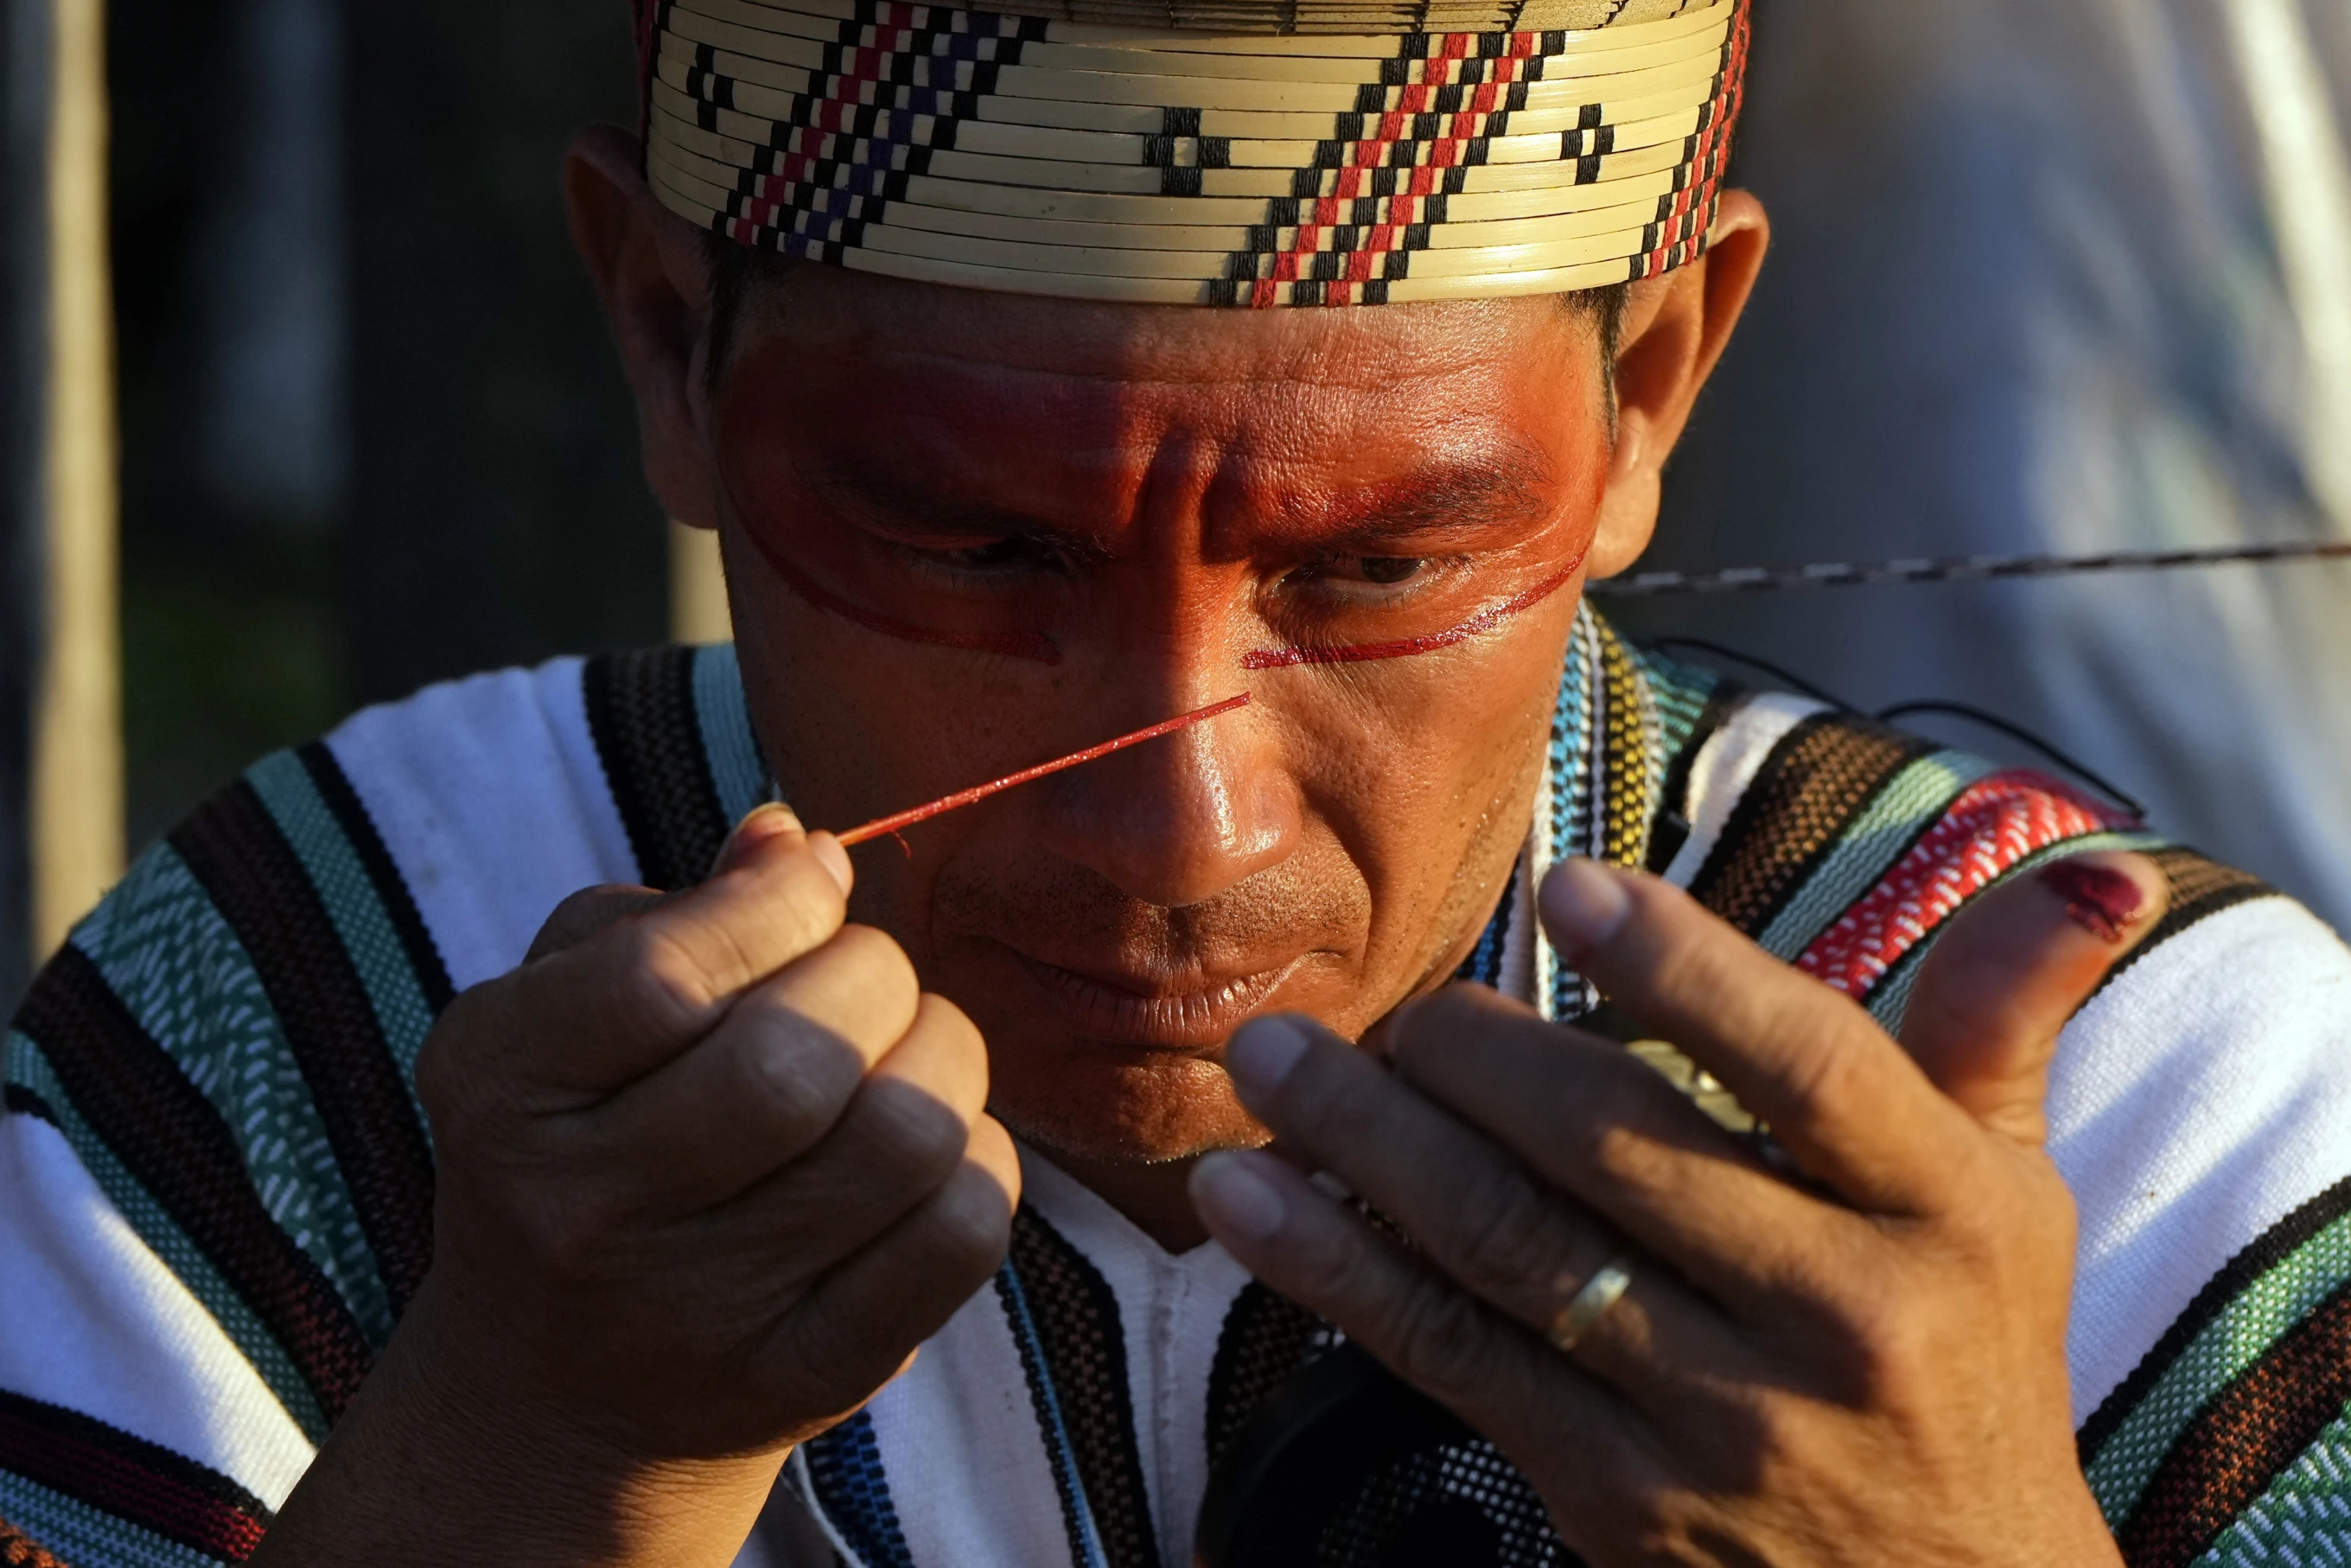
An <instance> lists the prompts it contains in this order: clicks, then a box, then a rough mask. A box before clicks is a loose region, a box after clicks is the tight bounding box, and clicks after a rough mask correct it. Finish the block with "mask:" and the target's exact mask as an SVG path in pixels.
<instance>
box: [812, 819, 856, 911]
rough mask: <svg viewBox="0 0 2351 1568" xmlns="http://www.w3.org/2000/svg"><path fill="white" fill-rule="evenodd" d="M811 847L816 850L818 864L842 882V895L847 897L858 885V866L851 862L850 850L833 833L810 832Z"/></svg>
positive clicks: (833, 877)
mask: <svg viewBox="0 0 2351 1568" xmlns="http://www.w3.org/2000/svg"><path fill="white" fill-rule="evenodd" d="M809 848H810V850H812V851H814V852H815V854H816V862H817V864H819V865H820V866H822V867H824V869H825V870H827V871H829V872H831V873H832V880H833V881H835V882H837V883H841V897H843V898H847V897H848V896H849V890H850V889H851V888H852V887H854V886H856V885H857V868H856V867H854V866H852V865H851V864H850V863H849V852H848V851H847V850H845V849H842V848H841V841H840V840H839V839H836V838H834V837H833V836H832V835H831V833H810V835H809Z"/></svg>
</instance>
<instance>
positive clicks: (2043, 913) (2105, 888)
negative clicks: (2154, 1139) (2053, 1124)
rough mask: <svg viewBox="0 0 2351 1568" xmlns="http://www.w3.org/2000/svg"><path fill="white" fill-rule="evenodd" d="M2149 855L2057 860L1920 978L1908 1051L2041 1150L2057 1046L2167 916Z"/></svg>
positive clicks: (1973, 924) (1956, 1096)
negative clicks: (2108, 980)
mask: <svg viewBox="0 0 2351 1568" xmlns="http://www.w3.org/2000/svg"><path fill="white" fill-rule="evenodd" d="M2170 902H2171V890H2170V883H2169V882H2168V879H2167V878H2166V877H2165V876H2164V874H2163V873H2162V872H2161V871H2160V870H2159V869H2158V867H2157V866H2156V864H2155V862H2152V861H2150V860H2148V859H2147V857H2146V856H2144V855H2136V854H2124V853H2119V852H2106V853H2098V854H2085V855H2075V856H2073V857H2070V858H2068V859H2065V860H2060V861H2053V862H2050V863H2049V864H2047V865H2045V866H2043V867H2041V868H2040V869H2039V870H2038V871H2034V872H2032V873H2027V874H2026V875H2023V876H2021V877H2018V878H2016V879H2015V880H2013V881H2011V882H2009V883H2005V884H2003V885H2002V886H2001V887H2000V888H1998V889H1996V890H1994V891H1993V892H1992V893H1991V894H1987V895H1985V896H1984V897H1983V898H1982V899H1980V900H1979V901H1978V902H1977V903H1976V904H1973V905H1971V906H1970V908H1969V909H1968V910H1966V911H1965V912H1964V913H1963V914H1961V915H1959V917H1958V919H1957V920H1955V921H1954V922H1953V923H1952V925H1951V928H1950V930H1949V932H1948V933H1946V934H1945V935H1944V936H1943V937H1942V938H1941V940H1939V941H1938V942H1937V943H1936V945H1935V950H1934V951H1933V952H1932V953H1930V954H1928V957H1927V962H1926V967H1924V968H1923V969H1921V970H1920V971H1919V975H1918V983H1917V988H1916V989H1915V990H1913V991H1912V992H1911V997H1910V1008H1909V1012H1908V1014H1907V1017H1906V1018H1905V1019H1904V1020H1903V1024H1902V1045H1903V1048H1904V1049H1905V1050H1906V1051H1908V1052H1909V1053H1910V1055H1911V1057H1912V1059H1913V1060H1915V1061H1917V1063H1918V1065H1919V1067H1920V1068H1921V1069H1923V1070H1924V1071H1925V1072H1926V1074H1927V1076H1928V1078H1929V1079H1931V1080H1933V1082H1934V1083H1935V1085H1936V1087H1937V1088H1938V1089H1940V1090H1941V1091H1942V1092H1944V1093H1945V1094H1946V1095H1948V1096H1949V1097H1950V1098H1951V1099H1952V1100H1954V1101H1956V1102H1958V1103H1959V1106H1960V1108H1961V1109H1963V1110H1965V1111H1967V1112H1968V1113H1970V1114H1971V1115H1973V1116H1974V1117H1975V1118H1976V1120H1977V1121H1979V1122H1980V1123H1982V1124H1984V1125H1985V1126H1986V1127H1989V1128H1991V1130H1992V1131H1994V1132H1996V1133H2001V1134H2006V1135H2007V1136H2009V1137H2011V1138H2013V1139H2015V1140H2016V1141H2017V1142H2018V1143H2021V1144H2025V1145H2030V1146H2032V1147H2035V1148H2038V1147H2039V1146H2040V1145H2041V1144H2042V1143H2043V1140H2044V1139H2045V1138H2046V1137H2047V1135H2048V1114H2047V1111H2046V1108H2045V1105H2044V1102H2045V1101H2046V1099H2047V1097H2048V1092H2049V1063H2050V1061H2051V1059H2052V1058H2053V1057H2054V1056H2055V1055H2056V1054H2057V1037H2058V1035H2059V1033H2060V1032H2061V1031H2063V1030H2064V1027H2065V1025H2066V1024H2067V1023H2068V1022H2069V1021H2070V1020H2071V1019H2073V1016H2074V1013H2075V1012H2076V1011H2078V1010H2079V1009H2081V1006H2082V1004H2083V1003H2084V1002H2085V1001H2087V1000H2089V998H2090V997H2091V996H2092V995H2093V994H2094V993H2095V991H2096V990H2097V988H2098V986H2099V984H2100V983H2101V982H2102V981H2104V980H2105V977H2106V976H2107V975H2108V974H2109V973H2110V972H2112V970H2113V969H2114V967H2115V966H2116V964H2117V963H2119V962H2121V961H2122V959H2123V958H2124V957H2126V956H2128V954H2129V953H2130V951H2131V950H2132V949H2133V948H2134V947H2137V946H2138V945H2139V943H2140V942H2142V941H2144V940H2145V939H2146V938H2147V934H2148V933H2149V932H2151V931H2153V930H2154V929H2155V926H2156V924H2157V923H2158V921H2160V920H2161V919H2162V918H2163V915H2164V911H2165V910H2166V909H2167V908H2168V907H2169V905H2170Z"/></svg>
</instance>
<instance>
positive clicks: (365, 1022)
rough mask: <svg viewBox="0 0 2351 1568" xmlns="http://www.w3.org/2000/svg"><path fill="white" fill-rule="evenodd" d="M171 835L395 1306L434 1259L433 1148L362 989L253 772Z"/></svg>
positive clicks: (396, 1309) (403, 1302) (401, 1305)
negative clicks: (298, 1092) (275, 1042)
mask: <svg viewBox="0 0 2351 1568" xmlns="http://www.w3.org/2000/svg"><path fill="white" fill-rule="evenodd" d="M171 842H172V848H173V849H174V850H176V851H178V852H179V854H180V858H181V859H182V860H183V861H184V862H187V866H188V869H189V871H190V872H192V873H194V876H195V878H196V881H197V882H198V883H201V884H202V885H203V887H204V892H205V893H206V894H209V895H210V897H211V899H212V902H213V905H214V908H216V909H218V910H219V911H220V913H221V916H222V918H223V919H225V920H226V921H227V922H228V924H229V928H230V929H231V930H232V931H234V932H235V934H236V939H237V941H238V942H239V943H241V944H242V945H243V946H244V947H245V950H246V954H247V955H249V956H251V958H252V959H253V967H254V972H255V974H256V976H258V977H259V978H260V981H261V987H262V989H263V991H264V992H265V993H266V995H267V996H268V998H269V1005H270V1008H271V1009H272V1010H273V1011H275V1012H276V1013H277V1021H278V1024H279V1026H280V1027H281V1028H283V1029H284V1030H285V1031H286V1043H287V1049H288V1051H290V1052H291V1054H292V1055H293V1058H294V1062H295V1065H296V1066H297V1067H298V1068H299V1069H300V1071H301V1073H302V1080H303V1082H304V1083H305V1084H307V1085H308V1088H309V1091H310V1099H311V1102H312V1103H314V1104H315V1105H317V1107H318V1109H319V1121H320V1123H321V1124H323V1125H324V1126H325V1128H326V1133H327V1142H328V1144H329V1146H330V1147H331V1148H332V1149H333V1150H334V1155H335V1164H336V1166H337V1167H338V1168H339V1169H340V1171H341V1172H342V1176H343V1181H344V1183H345V1185H346V1186H348V1187H349V1188H350V1195H351V1207H352V1209H353V1210H354V1212H355V1213H356V1215H357V1217H358V1219H359V1223H360V1231H361V1233H362V1234H364V1235H365V1236H366V1237H367V1240H368V1248H369V1250H370V1251H371V1254H372V1255H373V1257H374V1260H375V1266H376V1270H377V1272H378V1273H379V1275H380V1276H381V1279H382V1281H383V1287H384V1292H385V1295H386V1297H387V1299H388V1300H389V1301H390V1302H391V1305H392V1314H393V1315H394V1316H395V1317H397V1316H398V1315H399V1314H400V1313H401V1312H402V1311H403V1310H405V1308H406V1307H407V1305H408V1302H409V1301H410V1299H411V1298H412V1297H413V1296H414V1295H415V1293H416V1289H417V1287H418V1286H419V1285H420V1284H422V1283H423V1280H424V1270H425V1269H426V1268H427V1267H428V1266H429V1265H430V1264H431V1263H432V1260H433V1154H432V1149H431V1147H430V1145H428V1144H427V1143H426V1141H425V1136H424V1126H423V1122H422V1121H421V1120H420V1119H419V1118H418V1116H417V1113H416V1109H415V1104H414V1103H413V1100H412V1099H411V1098H410V1096H409V1092H408V1083H407V1080H406V1078H405V1077H404V1076H403V1074H402V1071H401V1067H400V1063H399V1061H398V1060H397V1059H396V1058H394V1057H393V1055H392V1048H391V1045H390V1043H389V1042H388V1041H387V1040H385V1039H384V1033H383V1025H382V1021H381V1019H378V1018H377V1016H376V1011H375V1003H374V1000H373V999H372V998H370V997H369V995H368V993H367V987H366V985H365V984H364V983H363V982H362V981H361V979H360V972H359V968H358V967H357V966H356V965H354V964H353V963H352V962H351V956H350V954H349V953H347V952H345V951H344V950H343V945H342V942H341V939H340V937H339V936H337V935H336V931H335V926H334V922H333V921H332V919H331V918H330V917H329V915H328V913H327V906H326V904H325V902H324V901H323V900H322V899H320V897H319V891H318V889H317V888H315V887H314V886H312V885H311V883H310V879H309V875H308V873H307V872H305V871H304V870H303V867H302V862H301V859H300V857H299V856H298V855H297V854H296V853H295V852H294V847H293V845H291V844H289V843H287V841H286V838H285V835H284V834H283V833H282V832H280V831H279V830H278V827H277V821H276V819H274V818H273V817H271V816H270V814H269V809H268V808H267V807H266V806H265V805H263V804H262V801H261V797H260V795H259V794H258V793H257V792H256V790H255V789H254V788H253V786H252V785H251V784H249V783H247V782H246V781H245V780H243V779H240V780H238V781H237V782H236V783H235V784H232V785H230V786H229V787H228V788H227V789H224V790H222V791H221V792H220V793H219V794H217V795H215V796H214V797H213V798H212V799H211V800H207V801H206V802H204V805H202V806H200V807H198V808H197V809H196V810H195V811H194V813H193V814H192V815H191V816H190V817H189V818H188V820H187V821H185V822H183V823H182V824H181V825H180V826H179V827H178V828H176V829H174V830H173V831H172V839H171Z"/></svg>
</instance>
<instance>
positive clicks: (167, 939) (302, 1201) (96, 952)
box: [72, 843, 392, 1344]
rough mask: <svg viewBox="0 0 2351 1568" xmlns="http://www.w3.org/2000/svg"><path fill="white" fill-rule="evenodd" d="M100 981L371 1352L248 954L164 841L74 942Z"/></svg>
mask: <svg viewBox="0 0 2351 1568" xmlns="http://www.w3.org/2000/svg"><path fill="white" fill-rule="evenodd" d="M72 940H73V943H74V945H75V946H77V947H78V948H80V949H81V950H82V952H84V953H85V954H87V955H89V958H90V960H91V962H92V963H94V964H96V965H97V967H98V970H99V974H100V975H101V976H102V977H104V979H105V981H106V983H107V986H108V988H110V989H111V990H112V991H113V992H114V994H115V995H116V996H117V997H118V998H120V999H121V1001H122V1004H123V1006H124V1007H125V1008H126V1009H129V1010H130V1013H131V1017H132V1018H134V1019H137V1020H138V1022H139V1025H140V1027H141V1029H143V1030H146V1031H147V1033H148V1034H149V1035H150V1036H152V1038H153V1039H154V1040H155V1042H156V1043H157V1044H158V1045H160V1046H162V1048H163V1050H164V1051H165V1052H166V1053H167V1054H169V1055H170V1056H171V1058H172V1061H173V1062H174V1063H175V1064H176V1065H177V1066H178V1067H179V1069H180V1071H181V1072H182V1074H183V1075H184V1076H185V1077H186V1079H187V1081H188V1082H190V1083H192V1084H193V1085H194V1086H195V1088H196V1090H197V1092H200V1093H202V1094H203V1095H204V1098H205V1099H207V1100H209V1101H210V1102H212V1104H213V1108H214V1110H216V1111H217V1112H219V1113H220V1116H221V1119H222V1120H223V1121H224V1122H225V1123H227V1124H228V1129H229V1135H230V1137H231V1138H232V1139H234V1140H235V1144H236V1146H237V1150H238V1152H239V1154H240V1155H242V1156H243V1157H244V1160H245V1164H246V1169H247V1170H248V1171H249V1172H250V1173H251V1175H252V1179H253V1186H254V1190H255V1191H256V1192H257V1193H259V1194H260V1196H261V1203H262V1207H264V1208H265V1209H266V1211H267V1212H268V1214H269V1217H270V1218H272V1219H274V1220H276V1221H277V1224H278V1225H279V1227H280V1228H283V1229H284V1230H285V1231H286V1233H287V1235H288V1236H290V1237H292V1238H293V1239H294V1241H295V1244H296V1245H297V1246H298V1247H300V1248H301V1249H302V1250H303V1251H304V1252H306V1253H308V1254H309V1256H310V1259H311V1260H312V1261H313V1262H315V1263H317V1264H318V1266H319V1272H321V1273H322V1274H324V1275H325V1276H326V1278H327V1281H328V1283H329V1284H330V1285H332V1286H333V1287H334V1289H335V1291H336V1293H337V1294H338V1295H340V1296H341V1297H342V1299H343V1300H344V1301H345V1302H346V1303H348V1304H349V1306H350V1310H351V1315H352V1316H353V1317H354V1318H356V1319H357V1320H358V1321H359V1324H360V1330H361V1332H362V1333H365V1334H366V1335H367V1336H368V1339H369V1341H370V1343H375V1344H382V1343H385V1342H386V1341H388V1340H389V1339H391V1337H392V1305H391V1301H390V1299H389V1298H388V1296H387V1295H386V1293H385V1291H384V1288H383V1281H382V1279H381V1276H380V1275H379V1274H378V1272H377V1270H376V1260H375V1254H374V1251H373V1250H372V1249H371V1248H370V1247H369V1245H368V1240H367V1234H366V1232H365V1230H364V1229H363V1228H361V1226H360V1220H359V1211H358V1209H357V1208H356V1207H355V1206H354V1205H353V1203H352V1201H351V1195H350V1187H349V1186H348V1185H347V1184H346V1183H345V1181H344V1178H343V1172H342V1167H341V1166H340V1165H338V1164H337V1163H336V1160H335V1154H334V1149H333V1146H332V1145H331V1144H329V1141H328V1138H327V1128H326V1123H325V1121H324V1120H323V1119H322V1118H321V1117H320V1116H319V1107H318V1104H317V1103H316V1102H315V1101H313V1100H312V1099H311V1097H310V1087H309V1084H308V1082H306V1081H305V1080H304V1078H303V1076H302V1071H301V1069H300V1067H299V1066H298V1065H297V1064H296V1062H295V1059H294V1052H293V1050H292V1048H291V1047H290V1046H289V1045H288V1044H287V1040H286V1031H285V1030H284V1028H283V1027H282V1026H281V1025H280V1024H279V1022H278V1019H277V1012H276V1010H275V1009H273V1008H272V1007H271V1006H270V1004H269V998H268V995H267V993H266V991H265V990H264V989H263V988H262V984H261V977H260V976H259V975H258V974H257V973H256V971H255V968H254V964H253V959H252V956H250V955H249V954H247V953H246V950H245V946H244V944H243V943H241V942H239V941H238V940H237V936H236V934H235V931H233V930H231V929H230V927H229V924H228V922H227V921H226V920H225V919H224V918H223V917H222V915H221V913H220V911H219V910H217V909H215V908H214V907H213V903H212V900H211V899H210V898H209V897H208V896H206V894H205V893H204V888H203V886H202V884H200V883H198V882H197V881H196V879H195V876H194V874H193V873H192V872H190V871H189V869H188V867H187V863H186V862H184V861H183V860H181V858H180V857H179V855H178V853H177V852H175V851H173V850H172V847H171V845H170V844H168V843H163V844H157V845H156V846H155V847H154V848H152V849H151V850H149V851H148V852H146V853H145V854H144V855H141V857H140V859H139V863H138V864H137V865H135V866H133V867H132V868H131V874H130V875H129V876H127V877H125V878H124V879H123V881H122V884H121V885H120V887H118V888H116V889H115V891H114V892H113V893H112V894H110V895H109V897H108V898H107V900H106V901H105V902H104V903H103V904H99V907H98V910H97V912H96V913H95V914H93V915H90V917H89V919H88V920H86V921H84V922H83V923H82V925H80V927H79V928H78V929H77V930H76V931H75V932H74V934H73V938H72Z"/></svg>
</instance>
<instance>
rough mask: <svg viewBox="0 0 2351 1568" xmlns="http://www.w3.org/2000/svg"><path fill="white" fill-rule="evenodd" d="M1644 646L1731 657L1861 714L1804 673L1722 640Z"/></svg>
mask: <svg viewBox="0 0 2351 1568" xmlns="http://www.w3.org/2000/svg"><path fill="white" fill-rule="evenodd" d="M1642 646H1644V647H1647V648H1655V649H1656V650H1657V651H1658V652H1659V653H1672V652H1673V651H1674V650H1675V649H1677V648H1688V649H1691V650H1693V651H1695V652H1697V653H1710V654H1712V655H1713V656H1714V657H1716V658H1718V659H1729V661H1730V662H1731V663H1732V664H1744V665H1746V666H1747V667H1748V668H1749V669H1750V670H1761V671H1762V672H1763V673H1764V674H1767V675H1769V676H1771V678H1772V679H1773V680H1775V681H1778V682H1779V683H1780V684H1781V685H1784V686H1788V687H1791V688H1792V689H1794V690H1796V691H1800V692H1802V693H1803V694H1804V695H1806V696H1808V697H1813V698H1814V699H1816V700H1818V701H1821V702H1824V703H1826V704H1828V705H1829V706H1831V707H1833V708H1835V709H1837V710H1838V711H1840V712H1843V713H1859V712H1860V711H1861V710H1860V709H1859V708H1857V707H1855V706H1853V705H1852V704H1851V703H1849V702H1847V701H1845V700H1844V698H1843V697H1841V696H1838V695H1836V694H1835V693H1834V692H1831V691H1825V690H1823V689H1822V688H1821V687H1819V686H1816V685H1813V683H1812V682H1810V681H1808V680H1806V679H1804V678H1803V676H1802V675H1799V674H1794V673H1792V672H1791V671H1788V670H1784V669H1782V668H1781V667H1780V666H1779V665H1777V664H1773V663H1771V661H1770V660H1769V659H1759V658H1757V657H1756V656H1755V655H1754V654H1752V653H1740V651H1739V650H1738V649H1736V648H1729V647H1725V646H1724V645H1723V644H1722V643H1709V642H1708V641H1707V640H1706V639H1705V638H1703V637H1656V638H1652V639H1650V640H1649V641H1647V642H1646V643H1643V644H1642Z"/></svg>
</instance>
